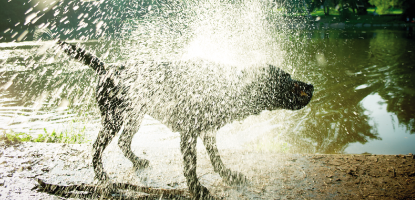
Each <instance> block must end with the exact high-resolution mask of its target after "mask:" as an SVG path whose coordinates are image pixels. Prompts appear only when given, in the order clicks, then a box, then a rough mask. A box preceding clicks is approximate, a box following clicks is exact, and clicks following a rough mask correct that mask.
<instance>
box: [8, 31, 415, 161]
mask: <svg viewBox="0 0 415 200" xmlns="http://www.w3.org/2000/svg"><path fill="white" fill-rule="evenodd" d="M413 31H414V30H413V29H412V28H411V29H355V30H353V29H350V30H325V29H322V30H311V31H310V30H307V31H305V30H298V31H297V32H296V34H293V35H286V36H284V37H285V38H283V39H284V40H286V41H287V42H286V43H285V44H284V45H285V46H284V45H282V47H283V48H285V49H283V50H284V51H286V54H284V55H286V58H285V59H284V63H283V64H281V67H283V68H284V70H286V71H288V72H290V73H291V74H292V76H293V78H295V79H298V80H302V81H305V82H308V83H312V84H314V87H315V94H314V97H313V100H312V101H311V102H310V104H309V105H308V106H307V107H306V108H304V109H302V110H300V111H285V110H284V111H283V110H277V111H271V112H270V111H266V112H264V113H262V114H261V115H259V116H253V117H249V118H248V119H246V120H244V121H242V122H237V123H233V124H231V125H228V126H225V127H224V128H223V129H221V130H220V131H219V133H220V135H219V138H218V140H220V141H219V142H218V143H219V148H254V149H258V150H264V151H276V152H290V153H372V154H406V153H410V152H412V153H415V145H413V144H414V143H415V134H414V132H415V127H414V125H415V114H414V112H415V105H414V104H413V102H415V80H414V74H415V72H414V70H413V68H414V67H415V64H414V62H413V61H414V60H415V55H414V53H415V40H414V38H413V36H412V34H413ZM109 43H111V42H103V41H95V42H89V43H83V45H85V46H86V48H90V49H94V50H96V54H97V55H99V56H108V57H106V59H107V60H115V61H116V60H117V59H118V60H119V61H120V60H122V56H120V55H121V53H117V52H116V51H117V50H116V49H117V48H116V45H115V48H114V43H116V42H114V43H111V44H112V48H111V52H110V53H109V54H108V49H106V48H105V46H106V45H107V44H109ZM45 45H46V43H36V42H21V43H1V45H0V63H2V65H1V68H0V87H1V89H0V130H2V131H3V130H4V131H11V130H13V131H15V132H27V133H31V134H38V133H42V132H43V131H44V128H46V129H47V131H52V130H54V129H55V130H58V131H72V132H79V131H84V132H86V133H88V134H90V135H91V137H93V136H94V135H96V133H97V131H98V130H99V128H100V125H99V121H100V119H99V115H98V109H97V106H96V103H95V100H94V96H93V93H94V87H95V84H96V77H95V76H94V75H93V72H92V70H90V69H88V68H87V67H85V66H82V65H81V64H79V63H77V62H75V61H71V60H69V59H68V58H67V57H65V56H62V55H59V53H57V55H56V56H45V55H44V54H37V53H38V51H39V47H42V46H45ZM119 45H120V46H121V45H122V44H121V43H120V44H119ZM46 47H48V46H47V45H46ZM275 60H278V59H275ZM146 119H147V122H149V120H150V121H151V122H152V123H147V125H145V126H143V127H142V129H145V128H146V126H151V125H154V123H153V121H152V119H151V118H146ZM156 124H157V122H156ZM158 126H162V125H160V124H158ZM163 130H164V129H163ZM175 139H177V138H175Z"/></svg>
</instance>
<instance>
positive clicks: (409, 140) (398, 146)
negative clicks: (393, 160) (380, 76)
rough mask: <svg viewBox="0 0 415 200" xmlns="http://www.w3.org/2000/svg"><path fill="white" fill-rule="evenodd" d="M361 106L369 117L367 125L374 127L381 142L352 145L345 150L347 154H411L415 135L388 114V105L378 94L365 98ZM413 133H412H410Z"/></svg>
mask: <svg viewBox="0 0 415 200" xmlns="http://www.w3.org/2000/svg"><path fill="white" fill-rule="evenodd" d="M361 104H362V105H363V107H364V108H366V109H367V110H366V111H365V114H366V115H368V116H369V117H370V121H369V124H370V125H371V126H374V127H376V129H377V132H378V134H379V135H378V136H379V138H381V140H374V141H371V142H369V143H367V144H364V145H363V144H361V143H352V144H350V145H349V147H348V148H346V152H348V153H361V152H376V153H377V154H399V153H402V152H413V150H414V149H413V148H414V147H413V146H414V141H415V134H408V133H411V131H412V130H410V129H408V128H409V126H406V125H405V124H404V123H400V122H399V118H398V117H397V116H396V114H395V113H393V112H388V111H387V107H388V103H387V102H386V101H385V100H384V99H382V97H381V96H379V94H378V93H375V94H371V95H369V96H367V97H365V98H364V99H363V100H362V102H361ZM412 133H413V132H412Z"/></svg>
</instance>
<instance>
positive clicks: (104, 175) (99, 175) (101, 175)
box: [95, 172, 109, 181]
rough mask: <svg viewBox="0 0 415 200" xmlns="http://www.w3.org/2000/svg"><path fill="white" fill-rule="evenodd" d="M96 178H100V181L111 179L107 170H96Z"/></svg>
mask: <svg viewBox="0 0 415 200" xmlns="http://www.w3.org/2000/svg"><path fill="white" fill-rule="evenodd" d="M95 179H98V180H100V181H107V180H108V179H109V176H108V175H107V173H105V172H96V173H95Z"/></svg>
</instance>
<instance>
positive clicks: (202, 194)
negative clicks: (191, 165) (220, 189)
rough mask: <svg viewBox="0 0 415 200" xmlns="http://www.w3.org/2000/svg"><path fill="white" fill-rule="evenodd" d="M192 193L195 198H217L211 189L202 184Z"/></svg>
mask: <svg viewBox="0 0 415 200" xmlns="http://www.w3.org/2000/svg"><path fill="white" fill-rule="evenodd" d="M191 193H192V195H193V199H209V200H210V199H212V200H213V199H216V198H215V197H213V196H212V195H210V192H209V190H208V189H207V188H206V187H205V186H203V185H200V184H199V185H198V186H197V187H196V188H195V189H194V190H193V191H191Z"/></svg>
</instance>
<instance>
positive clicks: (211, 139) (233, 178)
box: [201, 133, 246, 184]
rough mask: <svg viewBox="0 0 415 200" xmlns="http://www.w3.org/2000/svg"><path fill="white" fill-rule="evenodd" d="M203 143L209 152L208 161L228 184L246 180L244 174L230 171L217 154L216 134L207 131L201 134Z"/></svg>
mask: <svg viewBox="0 0 415 200" xmlns="http://www.w3.org/2000/svg"><path fill="white" fill-rule="evenodd" d="M201 137H202V140H203V144H204V145H205V148H206V151H207V152H208V154H209V158H210V162H211V163H212V166H213V169H214V171H215V172H216V173H219V175H220V177H222V179H223V180H224V181H225V182H226V183H228V184H238V183H243V182H245V181H246V179H245V176H244V175H242V174H241V173H238V172H232V171H231V170H230V169H227V168H226V167H225V165H224V164H223V162H222V159H221V158H220V156H219V151H218V148H217V146H216V136H215V135H211V134H209V133H205V134H203V135H201Z"/></svg>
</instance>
